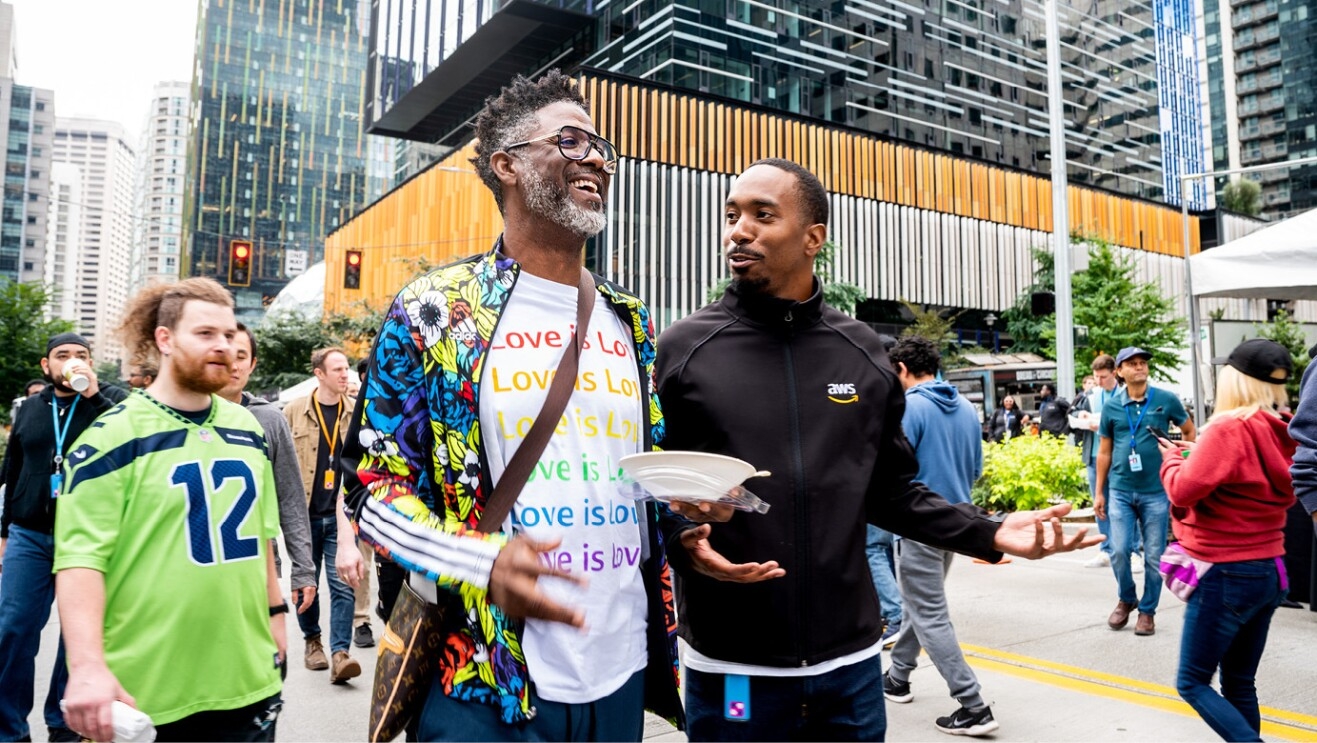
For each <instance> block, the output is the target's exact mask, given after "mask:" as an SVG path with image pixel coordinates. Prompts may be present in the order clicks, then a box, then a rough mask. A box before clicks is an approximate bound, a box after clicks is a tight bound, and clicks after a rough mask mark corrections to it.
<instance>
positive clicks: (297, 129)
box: [183, 0, 370, 323]
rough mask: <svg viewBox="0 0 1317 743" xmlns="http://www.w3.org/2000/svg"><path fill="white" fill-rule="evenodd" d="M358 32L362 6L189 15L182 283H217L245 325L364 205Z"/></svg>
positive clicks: (211, 5)
mask: <svg viewBox="0 0 1317 743" xmlns="http://www.w3.org/2000/svg"><path fill="white" fill-rule="evenodd" d="M369 19H370V8H369V3H368V1H367V0H338V1H337V2H329V3H302V2H297V3H274V2H262V3H245V2H234V1H233V0H205V1H204V2H202V3H201V15H200V18H199V19H198V22H197V60H196V66H195V69H196V76H195V78H194V79H193V81H192V114H191V127H190V132H191V136H190V141H189V143H188V168H187V173H188V178H189V180H188V183H187V184H186V189H187V190H186V194H185V204H184V230H183V239H184V246H183V250H184V254H183V273H184V274H185V275H192V276H212V277H215V278H217V279H218V280H219V281H220V282H221V283H227V284H228V285H229V286H230V288H231V289H232V290H233V291H234V295H235V297H236V299H237V304H238V315H239V317H240V318H242V319H244V320H246V321H249V322H253V323H256V322H259V321H260V319H261V318H262V316H263V314H264V307H265V305H267V304H268V303H269V302H270V301H272V300H273V299H274V297H275V295H276V294H277V293H278V291H279V289H281V288H282V287H283V286H284V285H285V284H286V283H287V282H288V279H289V278H290V277H291V276H294V275H297V274H298V273H301V272H302V271H303V270H305V268H306V266H307V265H309V264H310V263H313V262H315V261H317V260H320V258H321V256H322V254H323V250H324V237H325V235H326V233H328V232H329V231H331V230H333V229H334V228H335V227H337V226H338V225H339V224H341V223H342V222H343V221H344V220H345V219H347V218H348V217H349V216H350V215H351V214H353V213H354V212H355V211H357V210H359V209H360V208H361V207H362V206H363V204H364V203H365V200H366V192H367V161H368V159H369V157H370V153H369V152H368V151H367V143H366V141H365V137H364V135H363V115H364V111H363V110H362V93H363V90H364V81H365V70H366V57H367V49H366V46H367V34H368V33H369ZM247 244H250V248H248V250H250V251H251V252H250V253H249V254H248V255H247V256H246V257H245V260H246V261H247V263H246V264H245V265H244V264H242V263H241V262H237V263H235V261H233V260H232V257H233V251H235V250H238V249H239V246H243V245H247Z"/></svg>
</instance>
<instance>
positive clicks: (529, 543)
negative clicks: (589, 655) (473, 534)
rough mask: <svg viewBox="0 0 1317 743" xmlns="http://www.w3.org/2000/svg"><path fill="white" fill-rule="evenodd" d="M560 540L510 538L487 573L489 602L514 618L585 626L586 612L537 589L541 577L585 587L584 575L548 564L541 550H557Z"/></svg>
mask: <svg viewBox="0 0 1317 743" xmlns="http://www.w3.org/2000/svg"><path fill="white" fill-rule="evenodd" d="M560 544H562V539H554V540H553V541H550V542H537V541H535V540H534V539H531V538H530V537H527V536H526V535H524V534H522V535H518V536H516V537H513V539H512V541H510V542H508V543H507V546H505V547H504V548H503V549H502V551H500V552H499V554H498V557H497V558H496V559H495V560H494V568H493V569H492V570H491V571H490V573H489V601H490V603H492V604H494V605H495V606H497V607H498V608H500V609H502V610H503V613H505V614H507V615H508V616H509V617H512V618H514V619H545V620H548V621H550V622H562V623H563V624H570V625H572V626H573V627H584V626H585V615H584V614H583V613H581V612H580V611H579V610H577V609H572V608H569V607H566V606H563V605H562V604H559V603H558V602H556V601H554V600H552V599H550V598H549V597H548V596H546V595H544V593H543V592H542V591H540V587H539V579H540V576H549V577H553V578H562V579H563V580H567V581H571V582H572V583H575V584H577V585H579V586H584V585H585V583H586V581H585V579H584V578H581V577H578V576H575V575H572V574H571V573H569V572H567V571H565V570H560V569H558V568H554V567H550V566H549V565H548V564H546V563H545V561H543V560H540V553H542V552H551V551H553V550H556V549H558V546H559V545H560Z"/></svg>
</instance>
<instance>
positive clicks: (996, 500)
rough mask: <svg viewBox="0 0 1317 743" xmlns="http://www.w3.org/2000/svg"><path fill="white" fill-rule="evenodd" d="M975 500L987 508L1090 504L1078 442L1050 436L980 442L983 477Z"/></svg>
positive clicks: (1000, 510) (1002, 508)
mask: <svg viewBox="0 0 1317 743" xmlns="http://www.w3.org/2000/svg"><path fill="white" fill-rule="evenodd" d="M972 495H973V498H974V503H975V505H978V506H980V507H982V508H986V509H988V510H989V511H998V512H1003V511H1029V510H1033V509H1036V508H1046V507H1048V506H1050V505H1053V504H1055V503H1060V502H1062V501H1065V502H1068V503H1071V504H1073V505H1074V506H1076V507H1079V506H1084V505H1087V504H1088V501H1089V496H1088V474H1087V472H1086V470H1085V467H1084V462H1083V460H1082V459H1080V457H1079V447H1077V446H1074V445H1073V444H1071V443H1070V442H1069V441H1068V440H1066V439H1063V438H1062V439H1058V438H1056V437H1054V436H1047V435H1044V436H1017V437H1015V438H1013V439H1007V440H1006V441H1003V442H1001V443H998V444H994V443H984V445H983V476H982V477H980V478H979V481H978V482H976V483H975V484H974V490H973V493H972Z"/></svg>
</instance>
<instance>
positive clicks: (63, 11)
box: [7, 0, 197, 146]
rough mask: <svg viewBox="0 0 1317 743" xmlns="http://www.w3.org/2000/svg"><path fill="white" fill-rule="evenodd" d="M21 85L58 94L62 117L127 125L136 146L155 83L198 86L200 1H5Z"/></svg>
mask: <svg viewBox="0 0 1317 743" xmlns="http://www.w3.org/2000/svg"><path fill="white" fill-rule="evenodd" d="M7 2H8V3H9V4H10V5H12V6H14V26H15V29H16V32H17V37H18V39H17V47H18V76H17V81H18V83H19V84H21V85H29V86H32V87H36V88H48V89H50V90H54V91H55V114H56V115H57V116H90V117H93V118H98V119H109V120H111V121H117V122H119V123H120V124H123V126H124V128H125V129H127V130H128V133H129V136H130V137H132V139H131V140H130V141H131V142H132V143H133V145H134V146H136V144H137V134H138V132H140V131H141V128H142V122H143V121H144V120H145V118H146V112H147V108H148V106H149V105H150V102H151V89H152V88H153V87H154V86H155V84H156V83H160V82H166V81H171V80H180V81H184V82H191V81H192V55H193V53H194V49H195V43H196V22H197V2H196V0H7Z"/></svg>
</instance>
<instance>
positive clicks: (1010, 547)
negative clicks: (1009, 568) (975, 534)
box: [992, 503, 1106, 560]
mask: <svg viewBox="0 0 1317 743" xmlns="http://www.w3.org/2000/svg"><path fill="white" fill-rule="evenodd" d="M1070 509H1071V506H1070V504H1069V503H1062V504H1060V505H1058V506H1052V507H1051V508H1044V509H1042V510H1039V511H1017V512H1015V513H1012V514H1011V515H1009V516H1007V517H1006V520H1005V521H1003V522H1002V524H1001V528H999V529H997V534H996V536H995V537H993V540H992V546H993V548H994V549H996V550H998V551H1000V552H1004V553H1006V554H1008V555H1015V556H1016V557H1024V558H1028V559H1030V560H1037V559H1039V558H1042V557H1047V556H1048V555H1054V554H1056V553H1058V552H1070V551H1073V550H1077V549H1084V548H1085V547H1092V546H1093V545H1095V544H1100V543H1101V542H1102V541H1103V540H1105V539H1106V537H1104V536H1102V535H1101V534H1098V535H1095V536H1091V537H1090V536H1087V534H1088V528H1087V527H1085V528H1081V529H1079V530H1078V531H1077V532H1075V534H1074V535H1073V536H1071V537H1067V536H1066V535H1065V532H1064V531H1063V530H1062V529H1061V517H1062V516H1064V515H1066V514H1067V513H1070Z"/></svg>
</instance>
